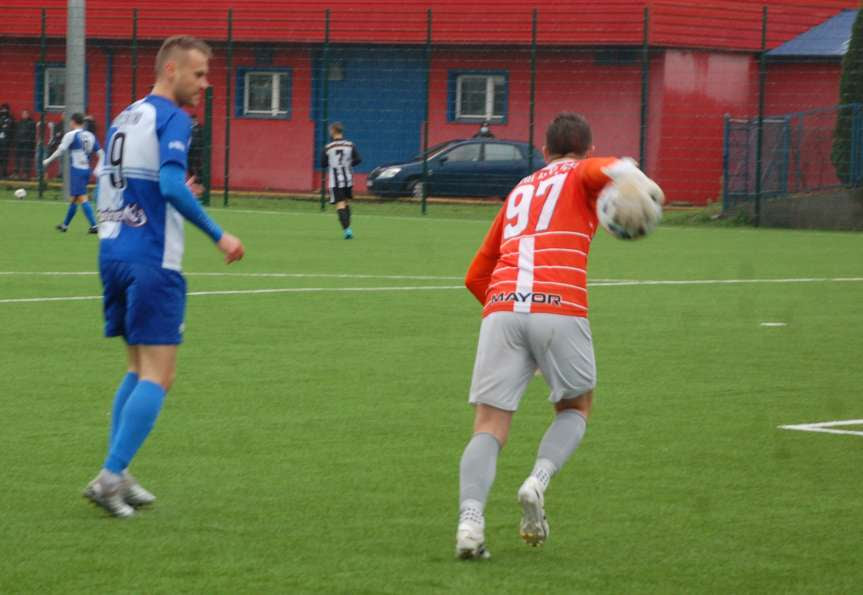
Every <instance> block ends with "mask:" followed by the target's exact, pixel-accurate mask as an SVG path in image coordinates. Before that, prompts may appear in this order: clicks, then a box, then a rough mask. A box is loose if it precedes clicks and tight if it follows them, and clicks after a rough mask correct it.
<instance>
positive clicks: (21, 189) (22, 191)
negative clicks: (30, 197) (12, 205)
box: [15, 188, 27, 200]
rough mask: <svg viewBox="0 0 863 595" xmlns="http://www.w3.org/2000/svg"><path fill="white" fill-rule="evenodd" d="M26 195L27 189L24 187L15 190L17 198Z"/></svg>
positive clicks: (22, 197)
mask: <svg viewBox="0 0 863 595" xmlns="http://www.w3.org/2000/svg"><path fill="white" fill-rule="evenodd" d="M25 196H27V191H26V190H24V189H23V188H19V189H18V190H16V191H15V198H20V199H22V200H23V199H24V197H25Z"/></svg>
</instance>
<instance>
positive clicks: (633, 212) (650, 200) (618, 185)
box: [596, 157, 665, 240]
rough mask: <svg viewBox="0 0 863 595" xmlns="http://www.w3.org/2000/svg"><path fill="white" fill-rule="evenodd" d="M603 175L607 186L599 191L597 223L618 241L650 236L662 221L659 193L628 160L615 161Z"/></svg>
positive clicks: (651, 182) (630, 160)
mask: <svg viewBox="0 0 863 595" xmlns="http://www.w3.org/2000/svg"><path fill="white" fill-rule="evenodd" d="M603 171H604V172H605V173H606V175H608V176H609V177H610V178H611V182H610V183H609V184H607V185H606V186H605V188H603V190H602V192H601V193H600V194H599V198H598V199H597V201H596V214H597V216H598V217H599V223H600V224H601V225H602V226H603V227H604V228H605V229H606V230H607V231H608V232H609V233H611V235H613V236H614V237H616V238H620V239H622V240H632V239H636V238H640V237H643V236H645V235H647V234H648V233H650V232H651V231H652V230H653V228H654V227H656V226H657V224H658V223H659V221H660V219H662V205H663V203H664V202H665V194H663V192H662V189H661V188H660V187H659V186H658V185H657V184H656V182H654V181H653V180H651V179H650V178H648V177H647V176H646V175H644V172H642V171H641V170H640V169H638V166H637V165H636V164H635V161H633V160H632V159H630V158H629V157H624V158H623V159H619V160H618V161H615V162H614V163H613V164H611V165H609V166H608V167H604V168H603Z"/></svg>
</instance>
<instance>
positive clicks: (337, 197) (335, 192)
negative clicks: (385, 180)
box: [321, 122, 362, 240]
mask: <svg viewBox="0 0 863 595" xmlns="http://www.w3.org/2000/svg"><path fill="white" fill-rule="evenodd" d="M344 133H345V129H344V127H343V126H342V124H341V123H340V122H333V124H332V125H331V126H330V138H332V139H333V140H332V141H330V142H329V143H328V144H327V146H326V147H324V150H323V152H322V153H321V167H322V168H327V169H328V171H327V176H328V178H329V182H328V183H329V188H330V204H331V205H336V212H337V213H338V214H339V223H341V224H342V230H343V231H344V234H345V239H346V240H350V239H352V238H353V237H354V232H353V230H351V207H350V205H349V204H348V199H352V198H353V197H354V172H353V167H354V166H355V165H357V164H359V163H360V161H362V157H360V152H359V151H358V150H357V147H356V145H354V143H352V142H351V141H349V140H348V139H346V138H345V137H344Z"/></svg>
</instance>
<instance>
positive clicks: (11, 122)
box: [0, 103, 15, 178]
mask: <svg viewBox="0 0 863 595" xmlns="http://www.w3.org/2000/svg"><path fill="white" fill-rule="evenodd" d="M14 134H15V119H14V118H13V117H12V112H11V111H10V109H9V104H8V103H4V104H3V105H0V178H5V177H6V176H8V175H9V153H10V149H11V148H12V136H13V135H14Z"/></svg>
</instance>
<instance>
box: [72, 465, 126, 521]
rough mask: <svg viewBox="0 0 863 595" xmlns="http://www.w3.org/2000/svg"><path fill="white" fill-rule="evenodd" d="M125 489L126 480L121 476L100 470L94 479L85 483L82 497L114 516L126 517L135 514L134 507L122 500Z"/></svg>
mask: <svg viewBox="0 0 863 595" xmlns="http://www.w3.org/2000/svg"><path fill="white" fill-rule="evenodd" d="M111 475H113V476H114V477H118V478H119V479H116V480H114V479H112V478H111V477H110V476H111ZM125 489H126V482H125V481H124V480H123V479H122V478H121V476H116V475H114V474H113V473H111V474H108V473H107V472H106V471H105V470H102V471H101V472H100V473H99V475H97V476H96V479H94V480H93V481H91V482H90V483H89V484H87V488H86V489H85V490H84V497H85V498H87V499H88V500H89V501H90V502H92V503H93V504H96V505H97V506H101V507H102V508H104V509H105V510H107V511H108V512H109V513H110V514H111V515H113V516H115V517H118V518H128V517H130V516H132V515H134V514H135V509H134V508H132V507H131V506H129V505H128V504H126V502H125V501H124V500H123V494H124V492H125Z"/></svg>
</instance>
